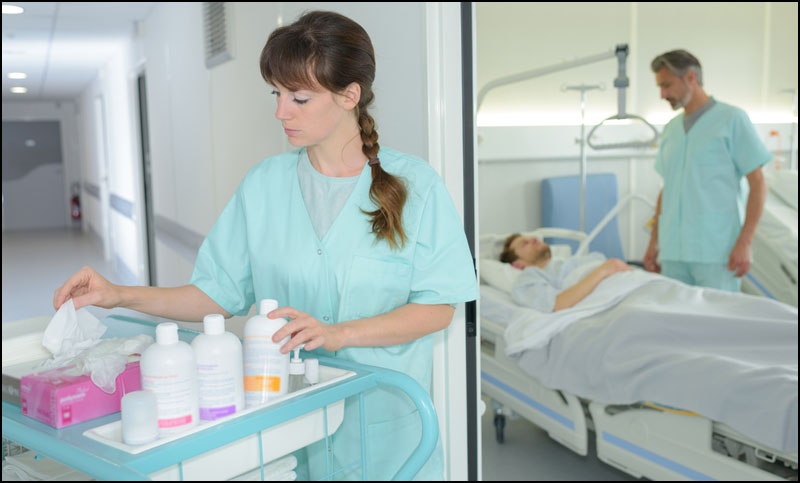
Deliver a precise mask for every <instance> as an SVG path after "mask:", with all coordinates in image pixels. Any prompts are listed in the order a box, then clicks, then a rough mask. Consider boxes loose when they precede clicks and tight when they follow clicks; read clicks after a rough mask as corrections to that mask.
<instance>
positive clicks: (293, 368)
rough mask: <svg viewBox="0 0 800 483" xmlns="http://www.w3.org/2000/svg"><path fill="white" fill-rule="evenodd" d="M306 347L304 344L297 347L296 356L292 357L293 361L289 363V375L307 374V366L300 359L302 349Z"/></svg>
mask: <svg viewBox="0 0 800 483" xmlns="http://www.w3.org/2000/svg"><path fill="white" fill-rule="evenodd" d="M303 347H305V346H304V345H303V344H301V345H299V346H297V347H295V349H294V354H293V355H292V360H291V361H290V362H289V374H291V375H301V376H302V375H303V374H305V372H306V366H305V364H304V363H303V361H302V360H301V359H300V349H302V348H303Z"/></svg>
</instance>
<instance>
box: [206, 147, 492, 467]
mask: <svg viewBox="0 0 800 483" xmlns="http://www.w3.org/2000/svg"><path fill="white" fill-rule="evenodd" d="M303 154H305V153H304V152H303V149H302V148H301V149H298V150H295V151H292V152H289V153H285V154H281V155H278V156H275V157H272V158H269V159H266V160H264V161H262V162H261V163H259V164H258V165H256V166H255V167H253V168H252V169H251V170H250V171H249V172H248V173H247V175H246V177H245V179H244V180H243V181H242V183H241V185H240V186H239V188H238V189H237V191H236V193H235V194H234V195H233V198H232V199H231V200H230V202H229V203H228V205H227V206H226V207H225V209H224V210H223V212H222V214H221V215H220V217H219V219H218V220H217V222H216V224H215V225H214V226H213V228H212V229H211V231H210V232H209V234H208V236H207V237H206V239H205V240H204V242H203V244H202V246H201V247H200V251H199V252H198V255H197V261H196V262H195V268H194V273H193V274H192V279H191V283H192V284H194V285H196V286H197V287H198V288H200V290H202V291H203V292H205V293H206V294H207V295H208V296H209V297H211V298H212V299H213V300H214V301H215V302H216V303H217V304H219V305H220V306H221V307H222V308H224V309H225V310H226V311H228V312H229V313H230V314H234V315H247V313H248V312H249V310H250V308H251V306H252V305H253V304H254V303H255V302H256V301H257V300H261V299H266V298H270V299H276V300H277V301H278V303H279V306H281V307H284V306H287V305H288V306H291V307H294V308H295V309H297V310H300V311H303V312H306V313H308V314H309V315H311V316H312V317H314V318H315V319H317V320H319V321H320V322H324V323H328V324H335V323H338V322H344V321H348V320H353V319H360V318H365V317H372V316H375V315H379V314H384V313H386V312H390V311H392V310H394V309H396V308H398V307H400V306H403V305H406V304H408V303H417V304H455V303H460V302H466V301H470V300H475V299H477V298H478V289H477V281H476V277H475V269H474V265H473V262H472V256H471V254H470V251H469V246H468V244H467V240H466V236H465V234H464V228H463V226H462V224H461V221H460V219H459V215H458V212H457V211H456V208H455V206H454V205H453V201H452V199H451V198H450V195H449V193H448V192H447V189H446V188H445V186H444V183H443V182H442V180H441V178H440V177H439V176H438V174H437V173H436V172H435V171H434V170H433V168H431V167H430V165H428V164H427V163H426V162H424V161H423V160H421V159H419V158H416V157H414V156H410V155H407V154H403V153H400V152H397V151H394V150H391V149H388V148H383V147H382V148H381V150H380V152H379V155H378V156H379V159H380V162H381V167H382V168H383V169H384V170H385V171H387V172H388V173H391V174H393V175H395V176H398V177H400V178H402V180H403V181H404V182H405V184H406V187H407V189H408V196H407V200H406V204H405V206H404V208H403V227H404V229H405V233H406V236H407V237H408V239H407V241H406V243H405V246H404V247H403V248H402V249H399V250H397V251H395V250H392V249H391V248H390V247H389V245H388V244H387V243H386V242H385V241H377V240H376V237H375V235H374V234H373V233H371V230H372V226H371V224H370V222H369V218H368V216H367V215H365V214H364V213H363V212H362V210H364V211H373V210H375V209H376V208H377V207H376V205H375V204H374V203H373V202H372V201H371V200H370V199H369V188H370V184H371V182H372V169H371V167H370V166H369V165H367V164H365V166H364V169H363V171H362V172H361V174H360V176H359V179H358V182H357V184H356V187H355V189H354V190H353V192H352V193H351V195H350V197H349V198H348V200H347V201H346V202H345V204H344V206H343V208H342V210H341V212H340V213H339V215H338V216H337V217H336V219H335V220H334V221H333V224H332V225H331V226H330V228H329V229H328V231H327V233H326V234H325V236H324V237H323V238H322V239H321V240H320V239H319V238H318V237H317V235H316V233H315V231H314V228H313V226H312V223H311V219H310V217H309V214H308V211H307V209H306V205H305V203H304V201H303V196H302V193H301V190H300V185H299V181H298V175H297V163H298V160H299V159H300V158H301V155H303ZM314 352H315V353H317V354H320V355H325V356H329V357H337V358H342V359H346V360H351V361H355V362H359V363H363V364H368V365H373V366H380V367H385V368H389V369H393V370H396V371H399V372H402V373H405V374H407V375H409V376H411V377H413V378H414V379H415V380H416V381H417V382H419V384H420V385H421V386H422V387H423V388H424V389H425V390H427V391H429V392H430V388H431V370H432V356H433V334H430V335H427V336H425V337H422V338H420V339H417V340H415V341H412V342H409V343H406V344H401V345H396V346H385V347H346V348H344V349H342V350H339V351H337V352H335V353H331V352H328V351H326V350H324V349H321V348H320V349H317V350H315V351H314ZM364 399H365V407H366V410H365V413H366V426H367V427H366V428H365V429H366V434H367V442H366V443H367V448H368V456H367V471H368V472H367V477H368V478H369V479H388V478H391V477H392V476H393V475H394V474H395V472H396V471H397V470H398V469H399V468H400V466H401V465H402V464H403V463H404V462H405V460H406V459H407V458H408V456H409V455H410V454H411V452H412V451H413V450H414V449H415V448H416V446H417V444H418V443H419V438H420V434H421V426H420V422H419V416H418V414H417V411H416V409H415V407H414V405H413V403H412V402H411V401H410V400H409V399H408V397H407V396H405V394H403V393H399V392H397V391H394V390H389V389H383V388H380V387H378V388H374V389H371V390H369V391H367V392H366V393H365V397H364ZM358 406H359V404H358V398H357V397H354V398H350V399H348V401H347V402H346V409H345V419H344V423H343V424H342V427H341V428H340V429H339V430H338V431H337V432H336V433H334V435H333V437H332V453H333V457H334V464H335V468H334V470H338V469H339V468H340V467H342V466H344V465H348V464H350V463H353V462H354V461H357V460H360V455H361V428H360V417H359V409H358ZM323 443H324V441H323ZM440 443H441V442H440ZM323 453H324V444H323V445H320V444H317V445H312V446H311V447H309V469H310V472H311V475H310V476H311V477H312V478H315V477H322V476H324V475H325V464H324V461H325V460H324V454H323ZM442 463H443V458H442V452H441V444H439V445H437V450H436V452H435V453H434V454H433V455H432V456H431V458H430V459H429V461H428V463H426V465H425V466H424V467H423V469H422V470H421V471H420V473H418V475H417V478H418V479H441V478H442V476H443V474H442V472H443V464H442ZM319 471H321V472H322V473H319ZM351 477H357V478H358V479H360V478H361V467H360V465H358V466H356V467H355V468H354V469H353V470H352V471H350V472H349V473H348V472H345V473H340V474H338V475H337V476H336V479H339V478H351Z"/></svg>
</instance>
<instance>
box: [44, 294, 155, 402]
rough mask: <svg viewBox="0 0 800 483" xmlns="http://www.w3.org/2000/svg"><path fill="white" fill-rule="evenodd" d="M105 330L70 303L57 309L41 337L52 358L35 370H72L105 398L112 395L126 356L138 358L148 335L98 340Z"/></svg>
mask: <svg viewBox="0 0 800 483" xmlns="http://www.w3.org/2000/svg"><path fill="white" fill-rule="evenodd" d="M106 329H107V327H106V326H105V325H103V323H101V322H100V321H99V320H97V317H95V316H94V315H92V314H90V313H89V312H88V311H87V310H86V309H81V310H78V311H75V305H74V304H73V303H72V299H70V300H67V301H66V302H64V304H63V305H62V306H61V308H60V309H58V312H56V315H55V316H54V317H53V319H52V320H51V321H50V324H48V326H47V328H46V329H45V331H44V336H43V337H42V345H43V346H45V347H46V348H47V349H48V350H49V351H50V352H52V353H53V357H52V358H51V359H48V360H47V361H45V362H44V363H43V364H42V365H41V366H40V367H39V369H54V368H58V367H64V366H75V369H74V370H71V371H70V372H69V374H71V375H79V374H84V375H90V376H91V379H92V382H94V383H95V384H96V385H97V387H99V388H100V389H102V390H103V391H104V392H106V393H108V394H113V393H114V392H115V391H116V384H115V382H114V381H115V380H116V379H117V376H119V375H120V373H122V371H124V370H125V366H126V364H128V356H130V355H131V354H141V353H142V352H144V350H145V349H146V348H147V347H148V346H149V345H150V344H152V343H153V338H152V337H150V336H149V335H144V334H142V335H137V336H136V337H131V338H129V339H100V337H101V336H102V335H103V334H104V333H105V332H106Z"/></svg>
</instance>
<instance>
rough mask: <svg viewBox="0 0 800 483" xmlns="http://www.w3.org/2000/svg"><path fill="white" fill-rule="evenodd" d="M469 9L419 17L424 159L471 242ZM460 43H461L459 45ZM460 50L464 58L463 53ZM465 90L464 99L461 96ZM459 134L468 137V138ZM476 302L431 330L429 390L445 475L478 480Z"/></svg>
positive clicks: (453, 6) (438, 6)
mask: <svg viewBox="0 0 800 483" xmlns="http://www.w3.org/2000/svg"><path fill="white" fill-rule="evenodd" d="M462 9H463V10H462ZM472 10H473V6H472V4H465V6H464V7H462V4H460V3H444V2H438V3H427V4H426V12H425V14H426V15H425V18H426V30H427V53H428V57H427V68H428V88H427V92H428V150H429V153H428V161H429V162H430V164H431V165H432V166H433V167H434V168H436V170H437V171H438V172H439V175H440V176H441V177H442V179H443V180H444V183H445V185H446V186H447V190H448V192H449V193H450V196H452V197H453V202H454V203H455V206H456V208H457V209H458V211H459V214H460V215H461V220H462V222H463V223H464V226H465V229H466V232H467V237H468V238H470V239H471V241H470V243H471V245H472V246H473V247H474V246H475V243H474V241H475V240H476V233H477V226H476V225H475V223H476V221H477V219H476V217H475V216H474V214H475V207H476V206H477V205H476V193H477V186H476V182H477V180H476V179H475V178H474V177H473V176H472V173H474V172H475V167H476V164H475V159H474V157H473V156H472V153H474V152H475V140H474V135H472V134H471V133H472V129H473V126H474V114H473V108H472V106H474V99H473V98H474V92H473V89H472V86H473V85H474V65H475V63H474V62H472V61H471V60H470V59H472V56H473V52H474V49H472V42H473V40H472V39H474V38H475V37H474V23H473V22H472V18H473V15H472ZM465 25H466V27H464V26H465ZM464 29H466V31H464ZM465 43H466V47H465V45H464V44H465ZM462 47H465V48H463V51H462ZM464 54H465V55H466V56H467V58H468V61H467V62H465V61H464V60H463V55H464ZM464 66H466V69H465V68H464ZM465 70H466V72H464V71H465ZM465 89H466V91H467V100H466V102H465V99H464V97H463V95H464V92H465ZM470 99H473V100H470ZM465 137H466V138H468V140H467V143H466V144H465V142H464V139H465ZM465 147H466V149H465ZM470 147H471V149H470ZM474 307H475V302H471V304H466V305H465V304H459V306H458V307H457V310H456V313H455V315H454V317H453V321H452V323H451V324H450V327H449V328H448V329H447V330H445V331H444V332H442V333H440V334H437V335H436V339H435V340H436V343H435V346H434V362H433V365H434V367H433V371H434V374H433V381H434V382H433V394H432V396H433V399H434V401H433V402H434V405H435V406H436V412H437V415H438V416H439V431H440V433H441V435H442V443H443V446H444V451H445V479H447V480H459V481H463V480H467V479H481V466H480V462H481V450H480V441H481V435H480V414H479V411H478V409H477V408H478V407H479V401H480V393H479V390H478V389H479V388H480V378H479V375H480V358H479V357H478V353H477V347H478V345H477V337H476V336H477V334H478V333H479V327H478V325H477V324H478V321H477V320H476V319H477V314H476V310H475V308H474Z"/></svg>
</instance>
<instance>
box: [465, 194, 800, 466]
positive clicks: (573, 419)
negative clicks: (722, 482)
mask: <svg viewBox="0 0 800 483" xmlns="http://www.w3.org/2000/svg"><path fill="white" fill-rule="evenodd" d="M626 201H627V200H623V203H625V202H626ZM623 203H621V204H623ZM616 209H617V210H618V209H619V206H618V207H617V208H616ZM598 227H599V229H600V230H601V229H602V226H600V225H598ZM598 227H595V230H594V231H593V233H596V232H598V231H599V230H598ZM523 235H526V236H538V237H540V238H547V237H555V238H559V239H566V238H572V239H574V240H576V241H577V242H578V250H579V251H581V252H585V251H586V250H587V249H588V245H589V243H587V242H591V239H590V237H588V236H587V235H586V234H584V233H581V232H576V231H573V230H568V229H553V228H550V229H540V230H536V231H533V232H527V233H523ZM504 239H505V235H502V236H499V235H483V236H482V237H481V240H480V274H481V286H480V289H481V308H480V310H481V379H482V387H481V390H482V392H483V393H484V394H486V395H487V396H489V397H490V398H491V399H492V400H493V405H495V404H497V403H499V404H500V405H502V409H500V410H499V411H498V414H497V417H496V420H495V425H496V431H497V439H498V441H499V442H502V440H503V435H502V431H503V426H504V424H505V417H504V416H505V415H506V414H509V413H516V414H518V415H521V416H522V417H525V418H526V419H528V420H530V421H531V422H533V423H534V424H536V425H537V426H539V427H541V428H542V429H544V430H545V431H546V432H547V433H548V434H549V435H550V437H552V438H553V439H554V440H556V441H558V442H559V443H561V444H563V445H564V446H566V447H567V448H569V449H571V450H572V451H574V452H576V453H578V454H580V455H586V454H587V453H588V441H589V437H590V434H589V431H590V430H593V431H594V434H595V438H596V448H597V456H598V458H600V459H601V460H602V461H604V462H606V463H608V464H609V465H611V466H614V467H616V468H618V469H620V470H622V471H625V472H627V473H629V474H631V475H634V476H636V477H646V478H649V479H659V480H660V479H710V478H714V479H737V480H744V479H759V480H770V479H786V478H788V479H795V480H796V478H797V452H796V451H795V452H792V453H789V452H785V451H780V450H777V449H774V448H770V447H768V446H766V445H764V444H762V443H760V442H758V441H756V440H754V439H753V438H751V437H749V436H747V435H744V434H742V433H741V432H739V431H736V430H734V429H733V428H731V427H730V426H728V425H726V424H724V423H721V422H718V421H712V420H710V419H708V418H705V417H703V416H700V415H698V414H695V413H692V412H690V411H686V410H682V409H678V408H672V407H668V406H664V405H660V404H658V403H656V402H647V401H643V402H641V403H637V404H633V405H631V404H626V405H618V404H600V403H598V402H593V401H590V400H589V399H587V398H585V397H582V396H581V394H571V393H569V392H567V391H563V390H553V389H550V388H548V387H546V386H545V385H544V384H542V383H541V382H540V381H539V380H537V379H536V378H534V377H532V376H530V375H529V374H528V373H526V372H525V371H523V370H522V369H521V367H520V365H519V362H518V358H514V357H509V356H507V355H506V341H505V339H504V332H505V330H506V326H507V325H508V324H509V323H511V322H513V321H514V319H515V318H517V317H518V316H519V315H518V310H517V309H518V306H517V305H516V304H515V303H514V302H513V301H512V300H511V297H510V295H509V292H510V277H509V272H508V271H513V270H515V269H513V268H512V267H510V266H509V265H508V264H501V263H499V262H497V261H496V260H497V256H498V254H499V251H500V249H501V248H502V243H503V240H504ZM551 248H552V252H553V257H554V258H559V257H564V256H568V255H569V254H570V253H571V252H572V250H571V249H570V247H569V246H566V245H554V246H552V247H551ZM511 273H513V272H511ZM765 403H766V401H765Z"/></svg>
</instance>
